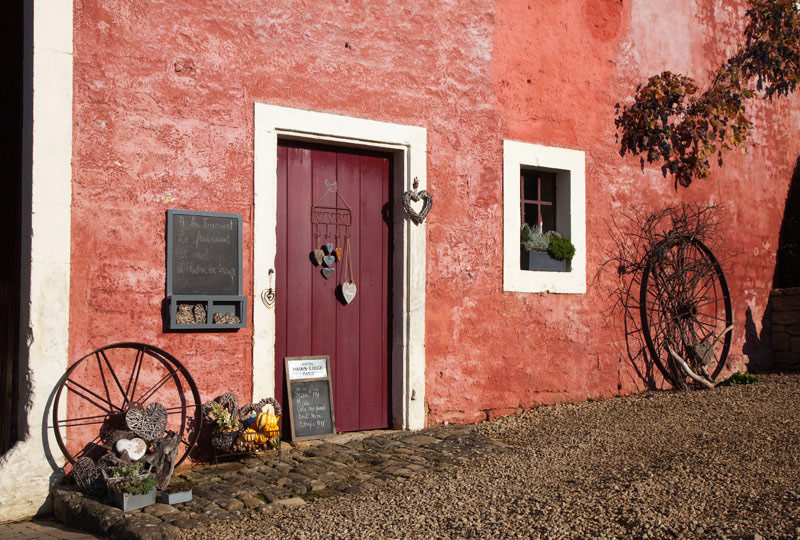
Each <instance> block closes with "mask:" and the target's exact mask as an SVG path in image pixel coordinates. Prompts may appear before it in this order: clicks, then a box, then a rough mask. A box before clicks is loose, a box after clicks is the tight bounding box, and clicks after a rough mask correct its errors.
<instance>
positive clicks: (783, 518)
mask: <svg viewBox="0 0 800 540" xmlns="http://www.w3.org/2000/svg"><path fill="white" fill-rule="evenodd" d="M474 429H475V430H477V431H478V432H480V433H481V434H483V435H486V436H489V437H491V438H493V439H496V440H499V441H502V442H504V443H505V444H507V445H509V447H510V451H505V452H496V453H491V454H489V455H484V456H481V457H477V458H474V459H471V460H469V461H467V462H466V463H462V464H460V465H454V466H452V467H451V468H449V469H447V470H444V471H437V472H429V473H423V474H419V475H416V476H414V477H412V478H410V479H404V478H402V477H398V478H395V479H393V480H391V481H390V482H388V483H386V484H384V485H380V486H379V485H375V486H371V485H367V486H365V487H364V489H363V490H362V491H361V492H360V493H357V494H342V495H338V496H335V497H331V498H320V499H317V500H313V502H309V503H308V504H305V505H302V506H298V507H293V508H285V509H280V510H275V511H274V512H272V513H265V514H264V515H263V516H259V517H257V518H247V519H243V520H241V521H237V522H225V523H212V524H210V525H209V526H207V527H204V528H202V529H194V530H191V531H181V532H180V534H181V535H183V536H181V537H182V538H186V539H189V538H193V539H198V540H210V539H234V538H236V539H240V538H241V539H256V538H259V539H260V538H264V539H267V538H268V539H281V538H287V539H306V540H311V539H318V538H387V539H394V538H397V539H401V538H403V539H406V538H407V539H412V538H413V539H437V538H485V539H494V538H553V539H556V538H643V539H644V538H653V539H655V538H728V539H753V540H760V539H762V538H763V539H773V538H774V539H777V538H792V539H800V376H798V375H786V376H779V375H770V376H765V377H762V382H760V383H757V384H752V385H734V386H725V387H720V388H717V389H715V390H710V391H694V392H686V393H683V392H654V393H651V394H641V395H636V396H627V397H622V398H614V399H608V400H604V401H596V402H586V403H574V404H562V405H554V406H547V407H540V408H537V409H534V410H530V411H527V412H525V413H522V414H518V415H514V416H510V417H505V418H501V419H499V420H495V421H493V422H485V423H482V424H478V425H476V426H475V427H474Z"/></svg>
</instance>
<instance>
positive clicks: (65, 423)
mask: <svg viewBox="0 0 800 540" xmlns="http://www.w3.org/2000/svg"><path fill="white" fill-rule="evenodd" d="M114 416H117V415H116V414H98V415H94V416H82V417H81V418H65V419H64V420H59V421H58V423H57V424H58V425H60V426H71V425H86V424H74V422H83V421H86V420H100V419H102V420H103V421H105V420H108V419H109V418H113V417H114ZM94 423H97V422H94ZM99 423H100V424H102V423H103V422H99ZM53 427H55V426H53Z"/></svg>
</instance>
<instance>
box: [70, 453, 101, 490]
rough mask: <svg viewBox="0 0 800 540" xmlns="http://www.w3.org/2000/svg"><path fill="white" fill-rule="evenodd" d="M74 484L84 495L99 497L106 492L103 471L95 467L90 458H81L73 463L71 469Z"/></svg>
mask: <svg viewBox="0 0 800 540" xmlns="http://www.w3.org/2000/svg"><path fill="white" fill-rule="evenodd" d="M72 473H73V475H74V476H75V483H76V484H78V487H79V488H81V491H82V492H83V493H85V494H86V495H91V496H93V497H100V496H102V495H103V494H104V493H105V492H106V479H105V477H104V476H103V471H102V469H101V468H100V467H98V466H97V465H95V463H94V461H93V460H92V458H90V457H87V456H83V457H80V458H78V459H77V460H76V461H75V465H74V466H73V467H72Z"/></svg>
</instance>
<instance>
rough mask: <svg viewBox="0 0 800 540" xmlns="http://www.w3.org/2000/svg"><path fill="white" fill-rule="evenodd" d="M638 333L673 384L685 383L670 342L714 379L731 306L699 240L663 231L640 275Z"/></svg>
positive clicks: (724, 353) (723, 356)
mask: <svg viewBox="0 0 800 540" xmlns="http://www.w3.org/2000/svg"><path fill="white" fill-rule="evenodd" d="M639 313H640V317H641V322H642V333H643V335H644V340H645V343H646V345H647V349H648V351H649V353H650V356H651V358H652V359H653V360H654V362H655V364H656V365H657V366H658V368H659V370H660V371H661V373H662V374H663V375H664V378H665V379H666V380H667V381H668V382H669V383H670V384H671V385H672V386H673V387H675V388H682V389H685V388H687V386H688V382H687V375H686V372H685V371H684V370H683V369H682V368H681V367H680V365H678V363H677V362H675V361H674V360H673V359H672V357H671V356H670V354H669V352H668V350H667V346H668V345H669V346H671V347H672V349H673V350H674V351H676V352H677V353H678V354H679V355H680V356H681V357H682V358H683V359H685V360H686V362H687V364H688V365H689V367H690V368H692V370H693V371H694V372H695V373H698V374H702V375H703V376H705V377H706V378H708V379H710V380H711V381H714V380H716V378H717V377H718V376H719V374H720V372H721V371H722V369H723V368H724V367H725V361H726V360H727V357H728V350H729V349H730V345H731V337H732V336H731V334H732V333H731V332H730V331H726V329H728V328H729V327H730V326H731V325H732V324H733V309H732V308H731V297H730V293H729V291H728V284H727V282H726V281H725V275H724V274H723V272H722V267H721V266H720V264H719V261H717V259H716V257H714V255H713V253H711V250H710V249H708V247H706V246H705V245H704V244H703V243H702V242H701V241H700V240H698V239H696V238H693V237H688V236H683V235H667V237H666V238H665V239H664V240H662V241H661V242H659V243H658V244H656V246H655V248H654V249H653V251H652V252H651V253H650V260H649V262H648V265H647V266H646V267H645V269H644V272H643V274H642V283H641V290H640V294H639Z"/></svg>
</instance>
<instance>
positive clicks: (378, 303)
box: [275, 141, 392, 431]
mask: <svg viewBox="0 0 800 540" xmlns="http://www.w3.org/2000/svg"><path fill="white" fill-rule="evenodd" d="M390 171H391V156H390V155H387V154H378V153H374V152H365V151H354V150H349V149H343V148H336V147H327V146H319V145H309V144H304V143H297V142H291V141H286V142H281V143H280V144H279V146H278V212H277V215H278V224H277V236H278V244H277V257H276V282H275V283H276V293H277V294H276V310H277V311H276V345H275V375H276V378H275V380H276V389H275V390H276V395H277V398H278V400H279V401H280V402H281V403H282V405H283V406H284V410H285V411H288V407H286V405H287V401H288V400H287V399H286V398H285V393H286V384H285V380H284V358H285V357H287V356H310V355H323V354H326V355H329V356H330V364H331V377H332V379H331V381H332V385H333V394H334V413H335V415H336V429H337V431H357V430H367V429H380V428H386V427H388V426H389V369H388V358H389V350H390V344H389V336H390V332H389V325H390V324H391V323H390V319H389V316H390V288H389V283H390V275H389V274H390V269H391V268H390V265H389V256H390V253H391V246H390V245H389V243H390V240H391V237H392V236H391V231H390V225H389V223H390V221H389V220H388V219H384V214H386V213H387V212H386V210H385V209H388V208H391V206H390V204H389V197H390V191H391V190H390V189H389V188H390ZM325 180H328V182H329V183H330V182H336V183H337V186H338V190H339V193H340V194H341V196H342V197H343V198H344V200H345V201H346V202H347V204H348V205H349V206H350V208H351V209H352V225H351V227H350V242H351V247H352V251H351V260H352V268H353V273H354V276H355V279H354V281H355V284H356V287H357V294H356V297H355V299H354V300H353V301H352V302H351V303H350V304H347V305H344V304H343V303H342V302H341V301H340V300H339V299H338V297H337V294H336V287H337V286H338V285H339V284H340V283H341V280H342V275H343V273H344V269H345V266H344V261H338V262H336V263H335V265H334V268H335V269H336V272H335V276H334V277H332V278H330V279H327V280H326V279H325V278H324V277H323V276H322V275H321V272H320V271H321V268H320V267H319V266H315V265H314V264H313V263H312V261H311V257H310V254H311V252H312V251H313V250H314V249H316V248H319V247H321V246H322V244H324V243H326V242H332V243H334V244H335V246H336V247H340V248H343V247H344V238H343V236H344V234H343V229H341V228H340V229H339V233H340V234H339V238H335V237H334V233H333V230H331V231H330V237H329V238H326V237H325V236H324V230H323V231H322V232H321V234H322V236H320V237H315V236H314V230H313V228H312V223H311V206H312V205H313V204H314V203H316V202H317V201H318V200H319V199H320V197H323V195H324V194H325V191H326V189H327V188H326V186H325ZM319 204H320V205H323V206H334V205H337V198H336V196H335V194H333V193H328V194H327V195H325V197H324V199H323V200H322V201H320V202H319ZM338 206H339V207H341V206H342V203H341V201H339V202H338ZM287 416H288V415H287ZM287 425H288V424H287Z"/></svg>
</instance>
